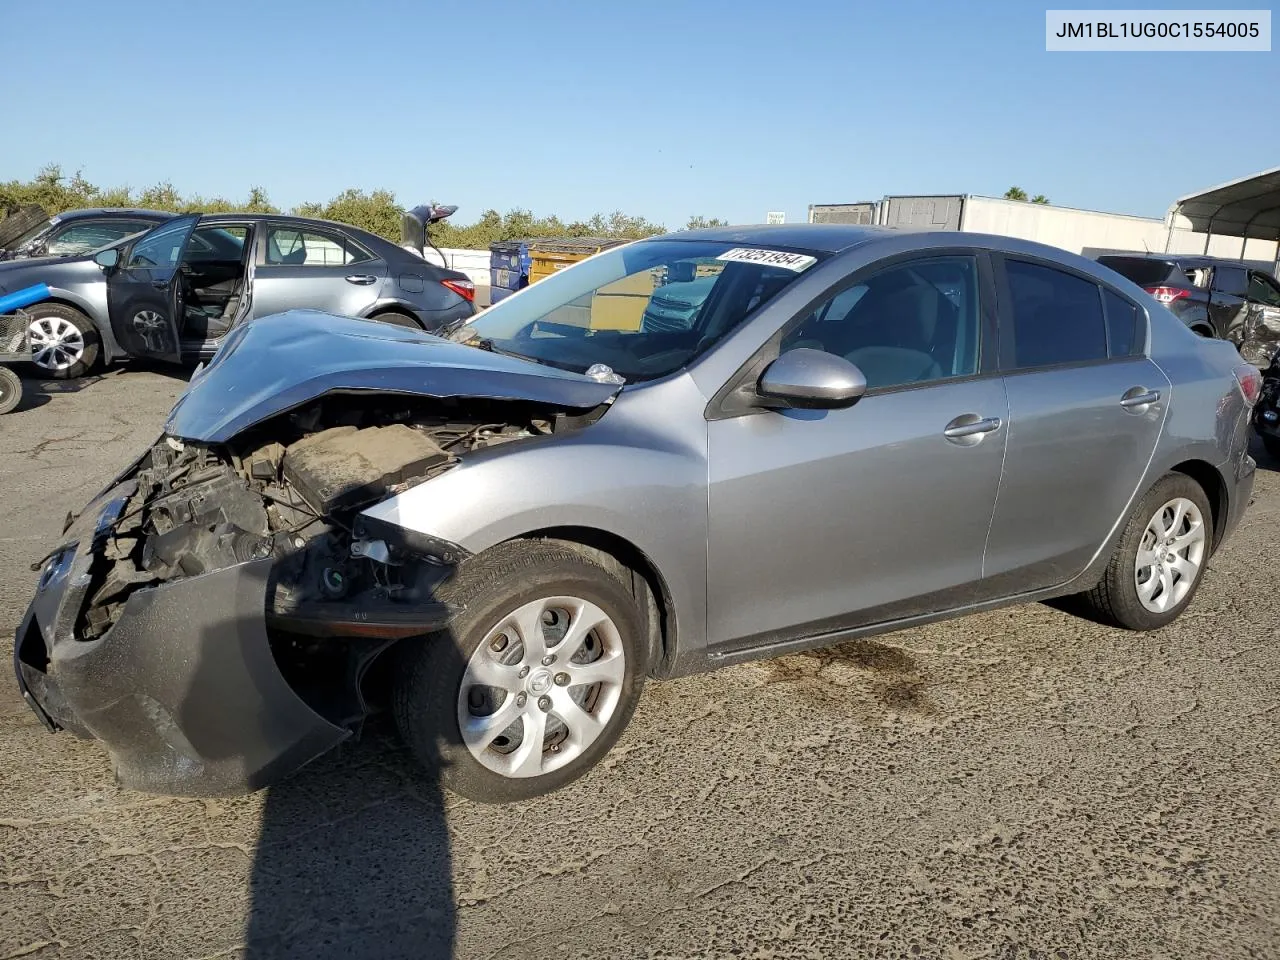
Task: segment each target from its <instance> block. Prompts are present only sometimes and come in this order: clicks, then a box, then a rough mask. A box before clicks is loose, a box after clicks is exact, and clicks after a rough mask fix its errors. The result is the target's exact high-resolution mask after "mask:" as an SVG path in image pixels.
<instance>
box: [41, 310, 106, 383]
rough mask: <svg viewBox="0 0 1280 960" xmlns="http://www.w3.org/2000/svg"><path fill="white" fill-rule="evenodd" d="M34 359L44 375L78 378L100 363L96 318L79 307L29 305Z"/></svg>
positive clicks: (99, 341)
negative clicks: (92, 317)
mask: <svg viewBox="0 0 1280 960" xmlns="http://www.w3.org/2000/svg"><path fill="white" fill-rule="evenodd" d="M27 314H28V315H29V316H30V317H31V318H32V319H31V325H30V327H28V328H27V336H28V337H29V338H30V340H31V359H32V362H33V363H34V364H35V367H36V370H37V371H39V374H40V376H42V377H48V378H49V379H51V380H75V379H78V378H80V377H83V376H85V375H86V374H88V373H89V372H90V371H91V370H93V368H94V367H96V366H97V365H98V354H99V353H100V351H101V339H100V338H99V336H98V331H97V328H96V327H94V325H93V321H91V320H90V319H89V318H88V317H86V316H85V315H84V314H83V313H81V312H80V311H79V310H77V309H76V308H75V307H68V306H66V305H64V304H61V303H37V304H36V305H35V306H33V307H27Z"/></svg>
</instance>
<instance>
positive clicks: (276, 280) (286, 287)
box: [0, 211, 475, 379]
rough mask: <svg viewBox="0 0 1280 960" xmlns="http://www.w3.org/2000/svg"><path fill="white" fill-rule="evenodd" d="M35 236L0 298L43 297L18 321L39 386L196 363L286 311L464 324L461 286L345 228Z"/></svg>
mask: <svg viewBox="0 0 1280 960" xmlns="http://www.w3.org/2000/svg"><path fill="white" fill-rule="evenodd" d="M43 230H44V232H42V233H38V234H36V235H34V236H33V238H32V239H29V240H27V241H26V242H25V245H22V246H20V247H18V248H17V249H16V250H15V256H16V254H17V253H20V252H22V251H25V253H23V254H22V256H17V257H16V259H13V260H11V261H8V262H4V263H0V294H4V293H7V292H8V293H11V292H14V291H16V290H20V289H23V288H24V287H27V286H30V285H32V284H35V283H44V284H47V285H48V286H49V287H50V290H51V295H50V297H49V299H47V300H45V301H43V302H41V303H39V304H36V305H34V306H32V307H29V308H28V309H27V312H28V314H29V315H30V316H31V318H32V323H31V328H30V339H31V344H32V351H33V360H34V363H35V365H36V366H37V368H39V370H40V372H41V373H42V374H43V375H44V376H47V377H53V378H60V379H65V378H71V377H80V376H83V375H85V374H86V373H88V372H90V371H91V370H93V369H95V368H96V367H97V366H98V365H100V364H104V363H113V362H116V361H118V360H123V359H127V358H150V359H156V360H164V361H171V362H175V363H183V362H195V361H197V360H206V359H208V358H210V357H211V356H212V355H213V353H214V352H215V351H216V350H217V348H218V346H219V345H220V344H221V343H222V342H223V340H224V339H225V338H226V336H227V334H228V333H229V332H230V331H231V330H232V329H234V328H235V327H237V326H238V325H240V324H242V323H244V322H245V321H247V320H250V319H252V318H254V317H261V316H266V315H268V314H273V313H280V312H282V311H286V310H293V309H312V310H323V311H326V312H330V313H337V314H342V315H346V316H352V317H369V318H372V319H376V320H381V321H385V322H387V323H392V324H396V325H399V326H404V327H413V328H416V329H421V330H427V331H432V332H440V331H447V330H449V329H451V328H452V327H453V326H454V325H456V324H458V323H461V322H462V321H464V320H466V319H467V318H468V317H470V316H471V315H472V314H473V313H474V312H475V307H474V298H475V287H474V285H473V284H472V282H471V281H470V280H469V279H468V278H467V276H466V275H465V274H463V273H459V272H458V271H455V270H448V269H445V268H444V267H438V266H435V265H434V264H432V263H429V262H427V261H425V260H424V259H423V258H422V257H421V256H420V255H418V254H416V253H414V252H412V251H410V250H407V249H405V248H404V247H400V246H397V245H396V244H394V243H391V242H389V241H387V240H384V239H383V238H381V237H379V236H376V235H374V234H372V233H369V232H367V231H364V230H360V229H358V228H356V227H352V226H348V225H345V224H337V223H329V222H326V221H322V220H312V219H304V218H299V217H286V216H277V215H245V214H231V215H216V216H213V215H209V216H201V215H182V216H175V215H172V214H166V213H158V212H155V211H80V212H79V213H77V214H76V215H74V216H67V217H64V218H61V219H60V218H53V221H51V223H50V224H49V225H47V226H46V227H45V228H43ZM104 237H105V238H106V240H105V242H104V243H97V241H99V240H102V239H103V238H104ZM90 245H91V246H90Z"/></svg>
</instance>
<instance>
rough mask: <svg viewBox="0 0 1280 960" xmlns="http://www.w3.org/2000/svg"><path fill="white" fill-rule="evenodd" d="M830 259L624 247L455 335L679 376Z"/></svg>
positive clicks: (508, 349)
mask: <svg viewBox="0 0 1280 960" xmlns="http://www.w3.org/2000/svg"><path fill="white" fill-rule="evenodd" d="M823 256H824V255H823V254H820V253H817V252H815V251H794V250H788V251H783V250H770V249H764V248H760V247H755V246H748V245H746V244H733V243H724V242H712V241H693V242H690V241H681V240H644V241H641V242H639V243H632V244H628V245H626V246H623V247H615V248H614V249H612V250H608V251H606V252H604V253H601V254H598V255H596V256H594V257H591V258H590V259H588V260H584V261H582V262H581V263H578V264H575V265H574V266H572V267H570V268H569V269H567V270H565V271H563V272H561V273H556V274H554V275H552V276H550V277H548V278H547V279H545V280H540V281H538V282H537V283H535V284H533V285H531V286H529V287H527V288H526V289H524V290H522V291H521V292H520V293H518V294H516V295H515V296H512V297H508V298H507V299H505V300H503V301H501V302H500V303H498V304H496V305H494V306H492V307H490V308H489V309H488V310H485V311H484V312H482V313H479V314H477V315H476V316H475V318H474V319H473V320H471V321H470V322H469V323H467V324H466V325H465V326H464V327H462V328H460V329H459V330H458V331H456V332H455V333H454V334H453V339H454V340H457V341H460V342H462V343H468V344H471V345H473V346H479V347H483V348H485V349H491V350H495V351H497V352H499V353H507V354H511V355H513V356H518V357H523V358H525V359H527V360H533V361H536V362H538V363H545V364H548V365H550V366H554V367H560V368H562V369H566V370H572V371H574V372H576V373H586V372H587V370H588V369H589V368H590V367H592V366H593V365H595V364H604V365H605V366H607V367H609V368H610V369H611V370H613V372H614V373H616V374H617V375H618V376H620V377H622V378H624V379H625V380H627V381H630V382H635V381H639V380H652V379H654V378H656V377H663V376H666V375H667V374H669V373H674V372H675V371H676V370H679V369H680V368H681V367H684V366H685V365H687V364H688V363H689V362H690V361H692V360H693V359H694V358H695V357H697V356H699V355H701V354H703V353H705V352H706V351H707V350H709V349H711V348H712V347H714V346H715V345H716V344H717V343H719V342H720V341H721V340H723V339H724V338H725V337H726V336H728V335H729V334H730V333H731V332H732V331H733V330H734V329H736V328H737V327H738V325H739V324H741V323H742V321H743V320H744V319H745V318H746V317H747V315H748V314H750V313H751V312H752V311H753V310H755V309H756V308H757V307H760V306H761V305H763V304H765V303H767V302H768V301H769V300H771V299H772V298H774V297H776V296H777V295H778V294H779V293H781V292H782V291H783V290H784V289H785V288H786V287H787V286H788V285H789V284H791V283H793V282H794V281H795V280H796V278H798V277H799V276H800V275H801V274H802V273H803V272H804V271H805V270H807V269H809V268H810V267H812V266H813V265H814V264H815V263H817V262H818V261H819V260H820V259H822V258H823Z"/></svg>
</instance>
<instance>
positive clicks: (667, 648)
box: [506, 526, 677, 677]
mask: <svg viewBox="0 0 1280 960" xmlns="http://www.w3.org/2000/svg"><path fill="white" fill-rule="evenodd" d="M513 539H516V540H536V539H541V540H555V541H557V542H559V543H563V544H564V545H565V546H567V547H569V548H570V549H572V550H576V551H578V552H580V553H582V554H584V555H585V556H587V557H589V558H590V559H591V560H593V561H594V562H596V563H599V564H601V565H606V566H607V565H610V564H616V565H617V566H619V567H621V568H622V569H623V570H624V571H626V572H627V573H628V574H629V579H630V581H631V585H632V590H633V592H634V593H635V594H636V598H637V600H639V601H640V603H641V605H642V608H643V609H644V613H645V620H646V622H647V623H648V625H649V638H648V653H649V665H648V672H649V675H650V676H655V677H661V676H665V675H667V674H668V673H669V672H670V667H671V664H672V661H674V659H675V654H676V640H677V626H676V617H675V607H674V604H673V602H672V598H671V591H670V589H669V588H668V586H667V582H666V579H665V578H664V577H663V576H662V573H661V571H659V570H658V567H657V565H656V564H655V563H654V562H653V560H652V559H650V558H649V556H648V555H647V554H646V553H645V552H644V551H643V550H641V549H640V548H639V547H637V546H636V545H635V544H634V543H632V542H631V541H630V540H628V539H626V538H625V537H622V536H619V535H618V534H616V533H610V532H608V531H606V530H600V529H597V528H595V527H575V526H556V527H543V528H541V529H538V530H531V531H529V532H528V533H523V534H521V535H520V536H518V537H515V538H513ZM506 542H510V541H506Z"/></svg>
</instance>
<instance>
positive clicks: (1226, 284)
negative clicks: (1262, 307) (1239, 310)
mask: <svg viewBox="0 0 1280 960" xmlns="http://www.w3.org/2000/svg"><path fill="white" fill-rule="evenodd" d="M1247 286H1248V276H1247V274H1246V273H1245V269H1244V267H1229V266H1215V267H1214V268H1213V289H1214V290H1216V291H1217V292H1218V293H1226V294H1230V295H1231V296H1233V297H1243V296H1244V295H1245V292H1246V288H1247Z"/></svg>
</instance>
